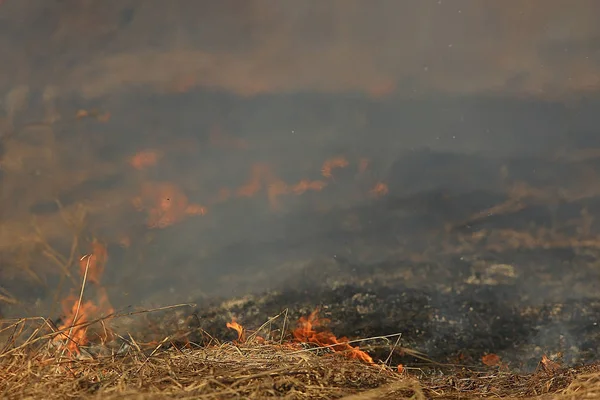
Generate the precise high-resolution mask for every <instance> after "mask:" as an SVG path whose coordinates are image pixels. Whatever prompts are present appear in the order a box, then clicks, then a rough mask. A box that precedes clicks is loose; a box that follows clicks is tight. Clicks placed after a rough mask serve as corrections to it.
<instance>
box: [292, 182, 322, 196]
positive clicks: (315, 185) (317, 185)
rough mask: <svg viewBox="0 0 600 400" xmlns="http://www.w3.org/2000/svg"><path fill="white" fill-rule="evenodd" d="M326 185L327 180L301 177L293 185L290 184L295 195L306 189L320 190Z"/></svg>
mask: <svg viewBox="0 0 600 400" xmlns="http://www.w3.org/2000/svg"><path fill="white" fill-rule="evenodd" d="M325 186H327V182H324V181H309V180H308V179H303V180H301V181H300V182H298V183H297V184H295V185H294V186H292V192H294V194H296V195H301V194H303V193H305V192H306V191H309V190H313V191H316V192H320V191H321V190H323V188H325Z"/></svg>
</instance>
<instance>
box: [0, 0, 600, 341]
mask: <svg viewBox="0 0 600 400" xmlns="http://www.w3.org/2000/svg"><path fill="white" fill-rule="evenodd" d="M599 7H600V5H599V4H598V3H597V2H595V1H592V0H582V1H578V2H576V3H572V2H568V3H567V1H566V0H564V1H559V0H552V1H550V0H530V1H522V2H519V3H518V4H517V3H515V4H510V5H508V4H507V3H505V2H499V3H489V2H486V3H483V2H477V1H467V0H454V1H444V0H439V1H438V0H433V1H429V0H422V1H418V2H398V1H393V0H390V1H385V0H381V1H366V0H331V1H327V2H323V1H318V0H308V1H303V2H298V1H291V0H289V1H288V0H264V1H258V0H253V1H245V2H239V1H234V0H231V1H229V0H226V1H218V2H215V1H194V0H189V1H184V0H181V1H171V2H169V3H168V5H166V3H165V2H163V1H159V0H146V1H141V0H123V1H119V2H106V1H92V0H88V1H80V0H78V1H75V0H64V1H48V2H43V3H41V2H33V1H27V0H22V1H17V0H12V1H11V0H7V1H6V2H4V3H2V4H1V5H0V30H1V32H2V35H0V55H2V59H3V65H2V67H1V68H2V69H3V71H4V72H5V73H4V74H0V88H1V89H2V90H3V92H4V93H5V94H6V95H5V101H4V109H5V111H6V115H5V116H6V118H5V120H3V121H2V126H1V132H0V138H2V143H1V144H2V146H1V147H0V149H1V150H2V153H1V154H0V173H1V174H0V183H1V185H2V189H1V191H0V263H1V264H2V266H1V268H0V280H1V282H2V287H0V289H1V290H2V291H1V292H0V293H5V291H6V292H7V293H9V294H10V296H8V295H4V294H3V296H4V297H6V298H21V299H26V300H25V303H27V306H28V307H29V308H27V309H26V310H25V312H26V313H29V314H40V313H47V311H48V310H47V309H48V308H49V307H50V306H48V301H47V299H48V298H49V297H50V296H53V295H54V292H55V289H56V287H58V286H60V285H62V284H64V283H65V282H63V281H62V280H61V278H59V277H60V276H61V273H62V272H64V271H62V270H61V263H62V261H61V260H62V259H63V258H64V259H65V260H66V259H69V257H70V256H71V257H73V255H72V254H70V252H71V251H72V250H71V249H72V248H73V246H74V245H73V243H72V238H73V237H74V235H75V236H77V235H79V236H80V239H78V240H79V241H78V242H77V243H75V245H76V246H75V247H77V246H79V247H78V249H79V251H80V252H85V251H86V250H85V246H86V244H89V243H91V242H93V240H94V239H98V240H99V241H101V242H102V243H105V244H106V245H107V247H108V254H109V259H108V262H107V265H106V271H105V276H104V281H103V282H104V283H105V284H106V286H107V289H108V292H109V294H110V297H111V302H112V304H113V305H115V307H125V306H127V305H131V304H142V303H144V304H156V305H162V304H164V303H165V302H177V301H187V300H191V301H194V300H196V299H198V298H202V297H211V296H216V295H220V296H240V295H243V294H246V293H248V292H256V291H260V290H263V289H273V288H281V287H282V285H294V284H296V283H298V285H301V282H300V281H301V277H303V276H304V277H306V274H307V272H306V271H307V266H311V268H313V269H311V270H310V274H312V275H311V277H310V278H311V279H310V284H311V285H318V284H328V285H332V286H335V285H339V284H341V283H340V282H350V281H352V280H353V279H355V278H356V277H355V276H354V275H353V274H355V272H356V268H354V267H352V266H361V265H362V266H363V270H367V271H368V274H366V275H364V276H362V275H361V279H363V280H364V281H374V280H375V278H374V274H371V272H372V269H373V268H374V267H373V268H371V266H373V265H375V266H376V265H382V264H386V263H387V267H386V268H388V270H386V274H388V273H389V274H395V275H394V276H395V277H396V280H395V281H394V282H398V281H402V282H403V283H402V284H403V285H405V286H407V287H419V288H423V287H426V288H427V290H436V291H439V292H440V293H443V294H444V296H442V297H443V299H442V300H440V301H439V302H440V310H441V311H440V312H441V314H444V313H447V314H448V315H441V314H440V315H441V316H440V318H445V317H448V318H450V317H456V315H454V316H452V315H450V314H452V312H453V310H449V309H447V308H448V307H446V308H444V307H441V306H442V305H445V304H446V297H445V296H446V294H447V293H451V292H452V291H455V292H461V291H462V292H464V291H465V287H470V286H469V285H473V284H476V285H479V284H481V285H487V286H491V287H492V288H491V289H490V290H492V289H494V285H500V284H501V285H508V286H511V285H513V286H514V288H512V286H511V288H512V289H511V290H514V291H515V293H517V295H518V296H520V297H519V298H518V300H519V301H520V299H523V300H524V301H527V302H528V303H536V302H538V303H539V302H542V301H543V300H545V299H553V300H564V299H566V298H572V297H581V298H584V297H586V296H588V295H591V294H594V293H595V289H594V287H593V285H592V284H591V283H588V282H594V281H595V278H596V274H595V272H594V271H593V268H591V267H589V264H590V263H588V262H587V261H588V258H593V259H595V257H596V255H595V253H594V251H595V250H594V249H595V246H596V247H597V245H596V244H595V243H597V242H596V241H595V240H596V236H594V235H596V234H597V232H596V229H595V225H594V224H593V222H589V219H590V218H592V219H593V215H594V213H595V212H596V211H599V210H600V208H599V207H598V205H597V204H596V201H595V200H594V199H595V197H596V196H597V195H598V193H599V191H598V190H597V188H596V187H597V183H596V182H597V179H596V178H597V177H596V172H595V171H596V170H597V165H596V164H597V162H596V161H595V157H596V155H595V153H594V152H593V151H591V152H590V151H589V150H588V152H587V153H586V152H585V151H583V150H586V149H589V148H595V147H597V146H598V143H597V141H598V139H596V136H597V135H594V130H595V126H596V125H597V117H596V113H597V103H598V101H597V99H596V97H595V92H596V91H597V89H598V86H599V85H600V75H598V73H597V71H598V63H599V62H600V58H599V57H598V54H597V51H596V47H597V42H598V38H599V37H600V27H598V24H597V23H596V19H595V15H596V14H597V11H600V10H598V8H599ZM136 157H137V158H136ZM144 157H145V158H144ZM140 160H141V161H140ZM161 207H162V208H161ZM584 209H585V210H586V211H585V212H584V211H582V210H584ZM165 210H166V211H165ZM586 218H587V220H586ZM557 221H558V222H561V221H562V222H564V224H563V225H560V223H558V224H557ZM574 221H575V222H574ZM586 221H588V222H586ZM586 224H587V225H586ZM586 227H587V228H586ZM478 235H479V236H478ZM543 240H546V242H544V243H546V244H548V243H550V244H551V245H550V247H556V248H558V250H556V251H557V253H551V252H550V251H549V252H546V253H544V254H543V255H540V254H539V252H542V253H543V252H544V249H546V250H547V248H544V246H545V244H543V243H542V241H543ZM515 243H516V244H515ZM540 243H542V244H540ZM569 246H570V247H569ZM565 248H574V250H573V249H571V250H568V251H567V250H565ZM50 249H54V250H56V252H58V254H62V255H61V256H56V254H54V253H53V252H52V251H54V250H50ZM540 249H542V250H540ZM590 254H591V255H590ZM52 257H54V259H53V258H52ZM536 257H537V258H536ZM449 259H451V260H453V263H450V262H447V260H449ZM57 260H58V261H57ZM315 260H316V261H315ZM342 260H343V261H342ZM456 260H460V262H455V261H456ZM328 263H340V264H344V266H343V267H339V268H338V269H335V270H332V271H329V270H328V269H327V268H324V267H323V265H328ZM423 263H425V264H426V265H427V268H421V267H422V265H423ZM567 263H571V264H569V265H571V266H573V265H576V266H577V268H578V270H577V271H575V272H573V270H565V269H564V266H565V265H566V264H567ZM315 264H318V266H317V267H316V270H315V268H314V265H315ZM390 265H391V266H390ZM407 265H412V266H410V267H407ZM365 266H366V267H365ZM459 266H460V268H459ZM573 269H576V268H575V267H573ZM320 274H322V275H323V276H321V275H320ZM327 274H329V275H328V276H326V275H327ZM370 274H371V275H370ZM434 275H435V276H434ZM386 276H388V275H386ZM540 277H544V279H546V280H545V281H544V282H542V283H540V281H541V278H540ZM434 278H435V279H434ZM356 279H358V278H356ZM296 280H297V281H296ZM565 281H566V282H569V285H567V286H569V287H568V288H566V287H565V285H563V286H562V287H561V284H562V282H565ZM498 282H501V283H498ZM71 283H73V282H71ZM352 283H353V284H357V285H358V284H359V283H360V282H354V281H353V282H352ZM303 284H305V285H308V284H307V283H303ZM487 286H486V287H487ZM574 287H576V288H577V293H570V292H569V290H571V289H572V288H574ZM488 289H489V288H488ZM486 290H487V289H486ZM486 290H482V293H484V294H483V295H482V297H486V296H487V293H488V292H487V291H486ZM492 291H493V290H492ZM467 292H468V291H467ZM571 292H573V291H572V290H571ZM511 293H512V292H511ZM4 297H2V298H4ZM490 298H491V299H492V300H491V301H492V303H494V302H495V303H497V302H499V301H500V300H498V301H496V300H495V299H494V298H493V296H491V297H490ZM36 301H37V303H36ZM495 303H494V304H495ZM465 304H467V303H465ZM0 306H1V307H2V308H3V310H4V312H6V313H22V312H23V308H24V307H23V304H19V305H18V306H15V305H14V304H9V305H3V304H2V303H0ZM463 306H464V304H463ZM11 307H12V308H11ZM465 307H466V306H465ZM482 308H485V307H483V306H482ZM499 308H501V309H502V310H504V308H502V307H499ZM48 312H49V311H48ZM511 312H513V311H512V309H511ZM515 318H517V317H515ZM517 319H518V318H517ZM471 322H472V321H470V320H468V321H466V322H464V326H465V329H470V328H471ZM492 322H493V321H492ZM495 328H496V325H494V324H492V323H490V330H493V329H495ZM452 332H453V331H452ZM553 332H554V331H553ZM525 334H526V333H525ZM560 334H561V333H560V329H559V333H557V334H556V335H559V336H560ZM556 335H554V333H553V334H552V335H550V336H549V339H547V340H554V337H555V336H556ZM543 336H544V335H543V334H542V333H540V334H539V337H538V339H539V338H541V339H544V340H546V338H545V337H543ZM541 339H540V340H541ZM536 340H537V339H536V338H532V341H534V342H535V341H536ZM569 340H575V339H572V338H571V337H570V336H569Z"/></svg>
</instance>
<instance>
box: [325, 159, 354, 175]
mask: <svg viewBox="0 0 600 400" xmlns="http://www.w3.org/2000/svg"><path fill="white" fill-rule="evenodd" d="M348 165H349V163H348V160H346V159H345V158H344V157H335V158H330V159H329V160H326V161H325V162H324V163H323V167H322V168H321V175H323V176H324V177H325V178H332V177H333V174H332V170H333V169H334V168H346V167H347V166H348Z"/></svg>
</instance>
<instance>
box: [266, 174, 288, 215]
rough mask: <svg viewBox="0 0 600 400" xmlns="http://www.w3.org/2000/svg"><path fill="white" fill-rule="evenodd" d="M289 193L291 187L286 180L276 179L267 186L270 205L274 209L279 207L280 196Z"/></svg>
mask: <svg viewBox="0 0 600 400" xmlns="http://www.w3.org/2000/svg"><path fill="white" fill-rule="evenodd" d="M288 193H289V188H288V186H287V185H286V183H285V182H283V181H281V180H276V181H274V182H272V183H271V184H269V187H268V188H267V196H268V197H269V205H270V206H271V208H273V209H279V196H282V195H285V194H288Z"/></svg>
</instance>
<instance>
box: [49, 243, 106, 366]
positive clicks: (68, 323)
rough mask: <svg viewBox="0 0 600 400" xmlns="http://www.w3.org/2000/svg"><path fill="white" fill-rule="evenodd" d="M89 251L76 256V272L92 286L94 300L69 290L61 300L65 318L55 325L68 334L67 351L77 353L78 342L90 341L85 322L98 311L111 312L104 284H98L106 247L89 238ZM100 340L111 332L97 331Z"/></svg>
mask: <svg viewBox="0 0 600 400" xmlns="http://www.w3.org/2000/svg"><path fill="white" fill-rule="evenodd" d="M92 250H93V251H92V254H88V255H84V256H83V257H81V258H80V260H79V273H80V275H81V277H82V278H83V277H85V279H86V282H88V283H90V284H92V285H94V286H95V287H96V297H97V302H94V301H92V300H86V301H80V299H79V297H77V296H75V295H74V294H71V295H69V296H67V297H66V298H65V299H64V300H63V301H62V307H63V312H64V314H65V319H64V321H63V323H62V324H61V325H60V326H59V327H58V329H59V330H60V331H62V332H64V335H68V339H67V340H66V349H67V351H68V352H69V354H71V355H73V354H79V353H80V350H79V348H80V346H84V345H86V344H88V343H89V342H90V339H89V336H88V327H87V323H88V322H90V321H91V320H92V318H94V317H96V316H98V315H99V314H104V315H108V314H111V313H113V312H114V309H113V307H112V306H111V304H110V301H109V299H108V294H107V293H106V290H105V289H104V287H102V286H101V285H100V278H101V277H102V274H103V273H104V267H105V264H106V261H107V259H108V253H107V251H106V247H105V246H104V245H103V244H102V243H100V242H98V241H97V240H95V239H94V241H93V242H92ZM64 335H59V336H56V338H55V340H60V341H63V342H64V341H65V336H64ZM98 337H99V338H100V340H101V341H102V342H106V341H108V340H109V339H111V338H112V332H110V330H108V329H104V331H103V332H102V333H101V334H99V335H98Z"/></svg>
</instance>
